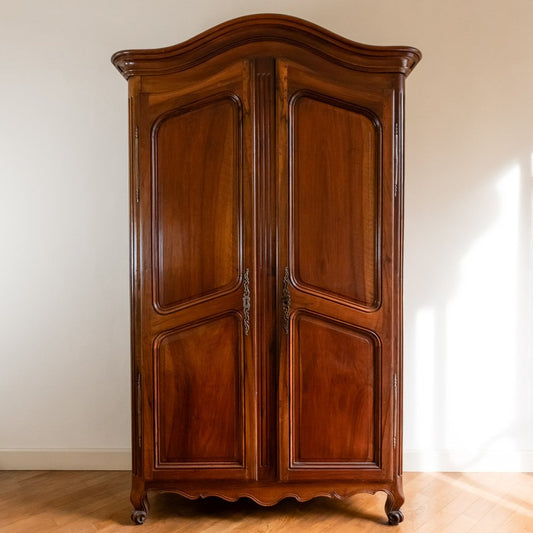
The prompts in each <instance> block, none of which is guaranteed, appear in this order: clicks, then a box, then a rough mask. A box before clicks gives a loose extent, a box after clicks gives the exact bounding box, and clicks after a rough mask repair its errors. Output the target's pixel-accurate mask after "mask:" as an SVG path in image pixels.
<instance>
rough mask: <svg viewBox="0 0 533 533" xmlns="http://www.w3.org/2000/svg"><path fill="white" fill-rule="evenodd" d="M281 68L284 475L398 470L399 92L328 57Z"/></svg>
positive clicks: (387, 475) (371, 475)
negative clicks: (396, 453)
mask: <svg viewBox="0 0 533 533" xmlns="http://www.w3.org/2000/svg"><path fill="white" fill-rule="evenodd" d="M277 77H278V85H277V87H278V94H277V105H276V108H277V121H278V148H279V149H278V154H279V160H278V171H279V174H278V179H279V189H278V190H279V198H278V205H279V210H278V213H279V221H278V224H279V246H280V248H279V255H278V258H279V260H278V279H279V280H280V286H279V291H280V313H279V315H280V316H279V322H280V335H279V339H280V366H279V370H280V371H279V379H280V382H279V393H280V396H279V400H280V412H281V417H280V434H279V474H280V478H281V479H284V480H288V481H296V480H302V481H303V480H319V479H337V480H339V479H347V480H348V479H350V480H357V479H360V480H362V479H365V480H369V481H371V480H374V481H379V480H384V479H391V478H392V476H393V468H394V448H395V446H396V443H397V431H398V409H399V406H398V401H397V400H398V393H397V390H396V388H397V378H396V375H397V372H398V369H397V365H398V356H397V347H398V339H397V338H396V336H395V335H394V330H393V328H394V324H395V320H398V317H397V314H398V313H397V310H398V307H399V306H398V295H397V294H396V293H397V290H395V287H396V286H397V282H396V276H397V271H399V269H398V268H396V266H397V260H398V258H397V257H395V243H396V232H397V224H396V223H395V218H396V214H395V194H396V192H395V191H396V185H395V180H396V179H397V172H398V169H397V167H398V161H397V159H398V158H397V157H395V153H398V135H397V133H398V129H397V127H396V126H395V125H396V124H397V117H396V116H395V113H396V111H395V110H396V105H397V101H398V94H397V91H395V88H394V87H393V86H391V77H390V75H388V76H387V75H383V74H375V75H374V74H369V73H368V72H366V73H364V74H361V73H358V72H354V71H353V70H350V71H348V70H347V69H345V68H344V67H342V66H339V65H336V64H330V63H329V62H327V61H325V60H321V59H316V58H314V59H313V60H312V62H306V61H305V60H304V61H303V62H301V63H300V62H299V63H298V64H296V63H294V62H291V61H289V60H283V59H280V60H279V61H278V64H277ZM332 80H334V81H332ZM397 326H398V324H396V327H397Z"/></svg>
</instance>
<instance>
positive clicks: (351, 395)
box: [290, 312, 381, 469]
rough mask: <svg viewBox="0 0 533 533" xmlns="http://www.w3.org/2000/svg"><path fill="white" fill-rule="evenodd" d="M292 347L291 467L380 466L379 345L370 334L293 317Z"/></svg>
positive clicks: (328, 321)
mask: <svg viewBox="0 0 533 533" xmlns="http://www.w3.org/2000/svg"><path fill="white" fill-rule="evenodd" d="M294 324H295V328H294V335H293V338H292V346H291V382H290V403H291V418H292V430H291V467H292V468H304V469H305V468H316V467H319V466H320V465H321V464H322V465H326V466H330V467H334V465H335V464H337V465H338V467H341V468H350V463H352V465H351V466H352V467H354V468H357V467H360V466H363V465H365V464H366V465H367V466H370V467H372V466H377V465H378V463H379V447H380V444H379V427H380V409H379V393H380V361H381V359H380V342H379V339H378V338H377V336H375V335H374V334H373V333H371V332H369V331H366V330H363V329H360V328H357V327H354V326H350V325H348V324H344V323H342V322H337V321H334V320H331V319H329V318H327V317H324V316H319V315H314V314H313V315H312V314H308V313H302V312H301V313H298V314H297V316H296V318H295V322H294Z"/></svg>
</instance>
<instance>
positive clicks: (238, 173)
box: [112, 15, 421, 524]
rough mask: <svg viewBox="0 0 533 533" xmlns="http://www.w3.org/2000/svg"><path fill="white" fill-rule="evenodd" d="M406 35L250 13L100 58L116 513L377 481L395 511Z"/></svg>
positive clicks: (302, 495)
mask: <svg viewBox="0 0 533 533" xmlns="http://www.w3.org/2000/svg"><path fill="white" fill-rule="evenodd" d="M420 57H421V54H420V52H419V51H418V50H416V49H414V48H409V47H389V46H387V47H379V46H367V45H361V44H357V43H355V42H352V41H349V40H347V39H344V38H342V37H339V36H338V35H335V34H333V33H331V32H329V31H327V30H324V29H322V28H320V27H318V26H316V25H314V24H311V23H309V22H306V21H303V20H299V19H296V18H293V17H288V16H282V15H253V16H247V17H243V18H239V19H236V20H232V21H229V22H226V23H225V24H222V25H219V26H217V27H215V28H213V29H211V30H209V31H206V32H204V33H202V34H201V35H199V36H197V37H195V38H193V39H191V40H189V41H186V42H184V43H182V44H178V45H176V46H171V47H168V48H160V49H154V50H132V51H123V52H118V53H116V54H115V55H114V56H113V58H112V61H113V64H114V65H115V66H116V67H117V68H118V70H119V71H120V72H121V74H122V75H123V76H124V77H125V78H126V79H127V80H128V85H129V117H130V119H129V120H130V126H129V130H130V168H131V200H130V202H131V204H130V207H131V324H132V405H133V417H132V425H133V481H132V492H131V501H132V503H133V507H134V511H133V514H132V519H133V520H134V521H135V522H137V523H142V522H144V520H145V518H146V513H147V490H161V491H172V492H176V493H179V494H182V495H184V496H186V497H187V498H200V497H206V496H219V497H221V498H224V499H226V500H232V501H233V500H236V499H238V498H241V497H248V498H252V499H253V500H255V501H256V502H258V503H259V504H261V505H271V504H274V503H276V502H278V501H279V500H281V499H282V498H286V497H294V498H297V499H298V500H308V499H310V498H313V497H315V496H329V497H345V496H349V495H352V494H354V493H357V492H375V491H385V492H386V493H387V495H388V497H387V502H386V508H385V511H386V513H387V515H388V519H389V522H390V523H393V524H397V523H399V522H401V521H402V520H403V516H402V513H401V511H400V507H401V505H402V503H403V501H404V497H403V492H402V477H401V475H402V459H401V458H402V204H403V131H404V127H403V114H404V104H403V102H404V94H403V93H404V80H405V77H406V76H407V75H408V74H409V73H410V72H411V70H412V69H413V67H414V66H415V65H416V63H417V62H418V61H419V60H420Z"/></svg>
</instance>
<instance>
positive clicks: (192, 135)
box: [138, 61, 256, 480]
mask: <svg viewBox="0 0 533 533" xmlns="http://www.w3.org/2000/svg"><path fill="white" fill-rule="evenodd" d="M204 68H205V67H198V72H197V76H198V77H197V81H196V83H193V84H191V86H190V90H189V91H187V90H186V87H183V86H181V85H179V86H177V87H176V90H175V91H169V87H168V81H167V80H165V79H164V78H161V82H160V83H161V87H160V91H159V92H158V91H157V90H156V88H157V87H158V85H157V83H158V79H157V78H155V79H152V80H150V82H149V83H150V87H151V92H150V94H142V93H141V95H140V99H139V101H140V104H139V105H140V107H141V110H140V112H139V116H141V117H142V120H143V122H142V123H141V124H140V125H139V132H140V135H139V157H140V159H139V172H140V177H139V191H138V198H139V207H138V212H139V217H140V219H141V220H140V223H139V228H140V230H141V233H140V236H139V240H140V246H139V249H140V251H141V262H140V265H139V269H140V270H141V271H142V276H140V278H139V280H140V281H141V285H140V291H141V313H142V319H141V322H142V325H143V330H142V332H140V335H141V338H142V354H141V364H142V378H143V379H142V384H141V396H142V402H141V406H142V413H141V415H140V420H141V421H142V422H141V423H140V424H138V425H139V426H142V428H141V436H142V440H143V442H144V444H143V446H142V448H143V450H144V453H143V471H144V476H145V477H146V478H147V479H160V480H164V479H178V478H179V479H190V480H192V479H198V480H199V479H212V480H213V479H248V478H251V477H253V475H254V471H255V468H256V467H255V461H256V457H255V453H254V450H255V440H254V439H255V436H254V434H255V424H256V422H255V398H254V395H253V387H254V375H253V368H254V362H253V352H252V346H253V336H254V330H253V329H252V328H250V321H251V318H250V308H249V302H250V288H251V287H252V286H253V283H254V282H255V276H254V272H255V263H254V253H253V252H254V250H253V234H252V231H251V229H250V228H249V227H247V226H245V225H244V224H243V220H250V219H251V218H252V217H253V195H252V173H251V168H252V165H251V159H252V151H251V146H252V143H251V141H250V140H246V138H245V135H244V132H245V131H250V129H251V118H250V100H251V98H250V93H251V82H250V78H249V66H248V62H246V61H243V62H237V63H235V62H233V63H230V64H225V63H223V62H221V63H220V65H219V68H218V69H213V67H212V66H210V67H209V69H208V72H209V75H207V76H206V72H205V71H204V70H202V69H204ZM193 72H194V69H193V70H191V72H190V75H191V77H194V76H193ZM147 178H149V179H147ZM245 303H246V305H245Z"/></svg>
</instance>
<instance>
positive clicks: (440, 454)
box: [403, 450, 533, 472]
mask: <svg viewBox="0 0 533 533" xmlns="http://www.w3.org/2000/svg"><path fill="white" fill-rule="evenodd" d="M403 469H404V471H405V472H533V450H517V451H472V450H460V451H458V450H455V451H444V450H440V451H435V450H431V451H420V450H405V451H404V459H403Z"/></svg>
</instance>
